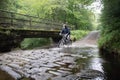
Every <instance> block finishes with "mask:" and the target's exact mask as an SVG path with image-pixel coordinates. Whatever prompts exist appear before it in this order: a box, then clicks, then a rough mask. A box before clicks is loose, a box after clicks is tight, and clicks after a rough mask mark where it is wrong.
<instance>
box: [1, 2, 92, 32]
mask: <svg viewBox="0 0 120 80" xmlns="http://www.w3.org/2000/svg"><path fill="white" fill-rule="evenodd" d="M2 1H3V0H2ZM6 1H7V0H6ZM93 1H94V0H67V1H66V0H8V2H9V7H10V9H9V10H11V11H15V12H18V13H22V14H27V15H32V16H37V17H39V18H43V19H44V18H45V19H46V18H48V19H50V20H56V21H60V22H68V23H69V24H70V25H73V26H74V27H75V29H83V30H92V29H93V27H92V24H91V21H92V20H91V18H92V17H93V16H92V15H93V13H92V12H91V11H89V10H87V9H85V6H87V5H90V4H91V3H92V2H93ZM3 2H5V1H3Z"/></svg>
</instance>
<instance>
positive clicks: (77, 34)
mask: <svg viewBox="0 0 120 80" xmlns="http://www.w3.org/2000/svg"><path fill="white" fill-rule="evenodd" d="M88 32H89V31H85V30H73V31H71V38H76V39H77V40H79V39H81V38H83V37H84V36H85V35H87V34H88Z"/></svg>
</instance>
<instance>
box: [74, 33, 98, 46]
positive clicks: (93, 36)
mask: <svg viewBox="0 0 120 80" xmlns="http://www.w3.org/2000/svg"><path fill="white" fill-rule="evenodd" d="M98 38H99V31H92V32H90V33H89V34H88V35H87V36H86V37H85V38H83V39H81V40H79V41H76V42H74V43H73V44H72V46H74V47H84V46H97V40H98Z"/></svg>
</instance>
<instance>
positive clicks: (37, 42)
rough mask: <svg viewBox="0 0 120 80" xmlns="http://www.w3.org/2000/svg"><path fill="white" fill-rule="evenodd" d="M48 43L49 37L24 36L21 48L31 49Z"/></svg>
mask: <svg viewBox="0 0 120 80" xmlns="http://www.w3.org/2000/svg"><path fill="white" fill-rule="evenodd" d="M49 43H50V39H43V38H25V39H24V40H23V41H22V43H21V48H22V49H32V48H35V47H41V46H44V45H47V44H49Z"/></svg>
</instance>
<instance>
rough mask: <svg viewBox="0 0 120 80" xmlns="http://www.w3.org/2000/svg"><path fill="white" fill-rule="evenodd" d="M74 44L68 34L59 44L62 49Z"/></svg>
mask: <svg viewBox="0 0 120 80" xmlns="http://www.w3.org/2000/svg"><path fill="white" fill-rule="evenodd" d="M71 43H72V41H71V39H70V35H68V34H63V35H62V39H61V40H60V41H59V43H58V47H62V46H64V45H70V44H71Z"/></svg>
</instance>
